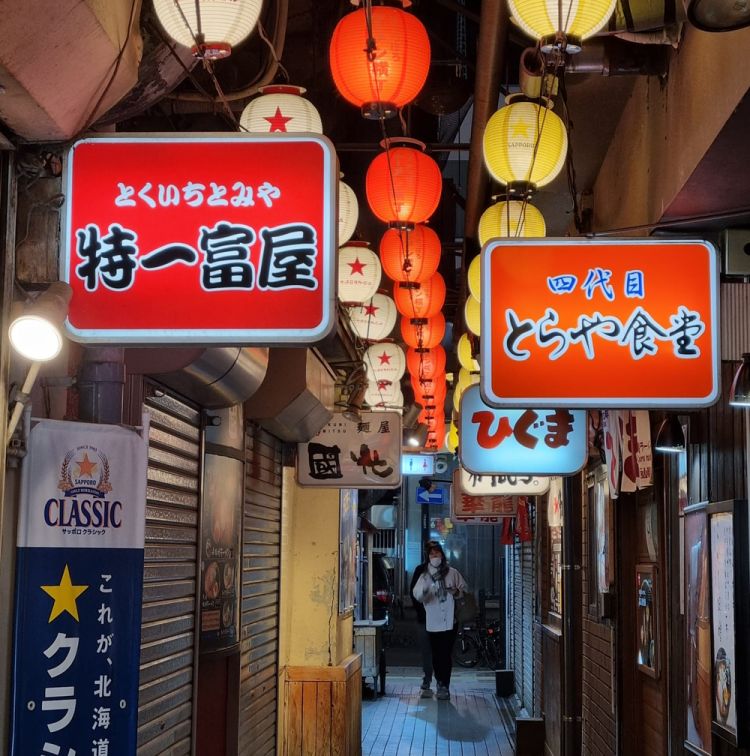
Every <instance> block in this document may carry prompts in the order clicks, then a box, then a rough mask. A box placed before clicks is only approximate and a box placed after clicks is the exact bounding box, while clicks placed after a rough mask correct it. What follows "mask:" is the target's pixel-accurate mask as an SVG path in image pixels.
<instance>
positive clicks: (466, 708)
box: [362, 668, 513, 756]
mask: <svg viewBox="0 0 750 756" xmlns="http://www.w3.org/2000/svg"><path fill="white" fill-rule="evenodd" d="M415 672H417V673H418V672H419V670H415V669H414V668H389V669H388V675H387V676H386V693H385V695H384V696H380V697H378V698H376V699H374V700H364V701H363V702H362V756H426V754H431V755H432V754H435V756H442V755H443V754H445V756H455V755H456V754H458V755H459V756H480V755H481V756H513V748H512V745H511V741H510V739H509V737H508V732H507V731H506V728H505V726H504V725H503V722H502V719H501V717H500V708H499V706H498V703H497V699H496V698H495V678H494V674H493V673H492V672H484V673H483V672H475V671H473V670H471V671H470V670H454V677H453V680H452V681H451V699H450V701H438V700H436V699H435V698H434V696H433V697H432V698H420V696H419V684H420V682H421V676H420V675H419V674H415ZM433 687H434V686H433Z"/></svg>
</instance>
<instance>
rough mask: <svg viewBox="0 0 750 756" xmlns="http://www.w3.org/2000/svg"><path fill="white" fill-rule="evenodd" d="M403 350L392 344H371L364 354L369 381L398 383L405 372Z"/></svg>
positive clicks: (405, 359)
mask: <svg viewBox="0 0 750 756" xmlns="http://www.w3.org/2000/svg"><path fill="white" fill-rule="evenodd" d="M406 362H407V358H406V356H405V355H404V350H403V349H402V348H401V347H400V346H399V345H398V344H393V343H392V342H381V343H377V344H371V345H370V346H369V347H368V348H367V351H366V352H365V370H366V371H367V378H368V379H369V380H370V381H387V382H388V383H396V384H397V383H398V382H399V381H400V380H401V379H402V378H403V376H404V373H405V372H406Z"/></svg>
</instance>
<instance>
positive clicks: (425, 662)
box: [419, 625, 432, 685]
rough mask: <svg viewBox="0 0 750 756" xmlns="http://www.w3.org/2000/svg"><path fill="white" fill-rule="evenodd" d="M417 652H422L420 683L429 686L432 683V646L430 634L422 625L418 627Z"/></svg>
mask: <svg viewBox="0 0 750 756" xmlns="http://www.w3.org/2000/svg"><path fill="white" fill-rule="evenodd" d="M419 650H420V651H421V652H422V672H423V673H424V675H423V677H422V682H425V683H427V684H428V685H429V683H431V682H432V646H431V644H430V634H429V633H428V632H427V629H426V627H425V626H424V625H420V626H419Z"/></svg>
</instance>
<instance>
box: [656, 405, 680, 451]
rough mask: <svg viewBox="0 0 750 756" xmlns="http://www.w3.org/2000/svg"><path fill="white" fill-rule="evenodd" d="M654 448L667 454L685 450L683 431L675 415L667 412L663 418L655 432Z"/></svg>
mask: <svg viewBox="0 0 750 756" xmlns="http://www.w3.org/2000/svg"><path fill="white" fill-rule="evenodd" d="M654 449H656V451H658V452H665V453H667V454H677V453H679V452H683V451H685V433H684V432H683V430H682V424H681V423H680V420H679V418H678V417H677V415H673V414H669V415H667V416H666V417H665V418H664V420H663V422H662V424H661V426H659V431H658V433H657V434H656V443H655V444H654Z"/></svg>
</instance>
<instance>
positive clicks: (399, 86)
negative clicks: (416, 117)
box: [329, 6, 430, 119]
mask: <svg viewBox="0 0 750 756" xmlns="http://www.w3.org/2000/svg"><path fill="white" fill-rule="evenodd" d="M368 14H370V17H369V19H368ZM329 61H330V64H331V74H332V75H333V81H334V84H335V85H336V89H338V91H339V92H340V93H341V95H342V96H343V97H344V99H345V100H347V101H348V102H350V103H352V105H356V106H357V107H359V108H361V110H362V115H363V116H364V117H365V118H373V119H379V118H391V117H393V116H395V115H396V113H397V112H398V109H399V108H401V107H403V106H404V105H406V104H407V103H409V102H411V101H412V100H413V99H414V98H415V97H416V96H417V94H419V90H420V89H422V86H423V85H424V83H425V80H426V79H427V73H428V71H429V68H430V40H429V38H428V36H427V31H426V30H425V28H424V26H423V25H422V23H421V22H420V21H419V20H417V19H416V18H414V16H412V15H410V14H409V13H406V12H404V11H403V10H401V9H400V8H389V7H385V6H374V7H371V8H367V9H365V8H362V9H360V10H357V11H354V12H353V13H349V14H347V15H346V16H344V17H343V18H342V19H341V21H339V23H338V24H337V26H336V28H335V29H334V31H333V36H332V38H331V48H330V56H329Z"/></svg>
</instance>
